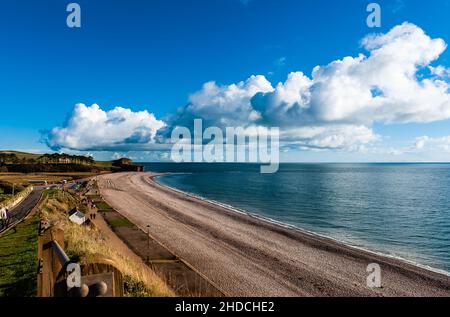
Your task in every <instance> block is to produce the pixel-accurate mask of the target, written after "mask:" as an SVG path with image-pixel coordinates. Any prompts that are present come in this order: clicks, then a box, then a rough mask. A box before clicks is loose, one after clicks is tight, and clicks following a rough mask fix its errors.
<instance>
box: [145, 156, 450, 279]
mask: <svg viewBox="0 0 450 317" xmlns="http://www.w3.org/2000/svg"><path fill="white" fill-rule="evenodd" d="M143 164H144V166H145V170H146V171H147V172H149V171H152V172H160V173H168V174H167V175H165V176H162V177H158V182H160V183H161V184H163V185H166V186H169V187H172V188H174V189H177V190H181V191H184V192H188V193H191V194H193V195H196V196H199V197H201V198H204V199H207V200H211V201H214V202H218V203H221V204H225V205H228V206H230V207H232V208H235V209H237V210H240V211H244V212H248V213H251V214H254V215H257V216H260V217H263V218H268V219H270V220H273V221H276V222H279V223H281V224H285V225H288V226H293V227H296V228H299V229H302V230H306V231H309V232H312V233H316V234H319V235H322V236H326V237H329V238H332V239H335V240H338V241H341V242H343V243H346V244H348V245H352V246H355V247H359V248H364V249H366V250H369V251H373V252H377V253H382V254H385V255H388V256H392V257H397V258H401V259H404V260H406V261H409V262H412V263H415V264H418V265H421V266H426V267H429V268H432V269H435V270H440V271H445V272H450V163H281V164H280V170H279V171H278V173H275V174H260V173H259V166H260V165H259V164H252V163H251V164H249V163H181V164H176V163H143Z"/></svg>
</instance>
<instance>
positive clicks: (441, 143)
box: [415, 135, 450, 152]
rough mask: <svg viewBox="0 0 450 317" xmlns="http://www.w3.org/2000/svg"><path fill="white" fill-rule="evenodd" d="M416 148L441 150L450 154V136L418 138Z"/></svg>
mask: <svg viewBox="0 0 450 317" xmlns="http://www.w3.org/2000/svg"><path fill="white" fill-rule="evenodd" d="M415 148H416V149H417V150H424V149H427V150H440V151H444V152H450V135H449V136H443V137H429V136H426V135H424V136H421V137H418V138H416V142H415Z"/></svg>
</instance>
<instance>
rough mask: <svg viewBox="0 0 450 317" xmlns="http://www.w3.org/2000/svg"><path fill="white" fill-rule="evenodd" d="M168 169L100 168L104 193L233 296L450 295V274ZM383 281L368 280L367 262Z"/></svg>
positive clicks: (153, 234) (133, 218) (111, 201)
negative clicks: (246, 202)
mask: <svg viewBox="0 0 450 317" xmlns="http://www.w3.org/2000/svg"><path fill="white" fill-rule="evenodd" d="M162 175H163V174H161V173H159V174H151V173H119V174H109V175H105V176H100V177H99V178H100V182H101V183H102V182H103V183H105V182H113V183H114V186H113V187H112V188H107V187H104V186H101V191H102V195H103V196H104V198H105V200H106V201H107V202H108V203H109V204H111V205H112V207H114V208H115V209H116V210H117V211H119V212H120V213H122V214H123V215H124V216H125V217H127V218H128V219H129V220H130V221H132V222H133V223H135V224H136V225H137V226H139V227H140V228H141V229H142V228H146V226H147V224H149V225H150V230H151V232H150V234H151V235H152V236H153V237H155V238H156V239H157V240H158V241H160V242H161V243H163V244H165V245H167V246H169V247H170V248H171V249H173V250H174V251H175V252H176V253H177V255H179V256H180V258H182V259H184V260H185V261H186V262H187V263H189V264H190V265H191V266H192V267H195V268H196V269H198V271H199V272H201V273H202V274H204V275H205V276H206V277H208V278H209V279H210V280H211V281H213V282H214V283H216V284H217V285H220V286H221V288H222V289H223V290H224V291H225V292H226V293H227V294H230V295H232V296H450V277H449V276H448V275H444V274H442V273H440V272H436V271H434V270H430V269H427V268H423V267H421V266H417V265H414V264H412V263H410V262H407V261H405V260H403V259H398V258H394V257H389V256H386V255H384V254H379V253H375V252H373V251H368V250H364V249H360V248H358V247H353V246H349V245H347V244H344V243H342V242H340V241H337V240H335V239H332V238H329V237H323V236H320V235H317V234H315V233H311V232H308V231H305V230H303V229H299V228H297V227H292V226H285V225H282V224H279V223H274V222H273V221H269V220H268V219H261V217H259V216H254V215H252V214H248V213H245V212H242V211H236V210H233V209H231V208H229V207H226V206H223V205H218V204H217V203H214V202H210V201H207V200H204V199H200V198H198V197H194V196H193V195H191V194H189V193H185V192H182V191H179V190H177V189H172V188H171V187H168V186H166V185H162V184H160V183H158V182H157V181H156V180H155V178H156V177H158V176H162ZM371 263H377V264H379V265H380V266H381V268H382V285H383V287H382V288H376V289H372V288H369V287H367V285H366V279H367V276H368V273H367V272H366V268H367V265H369V264H371Z"/></svg>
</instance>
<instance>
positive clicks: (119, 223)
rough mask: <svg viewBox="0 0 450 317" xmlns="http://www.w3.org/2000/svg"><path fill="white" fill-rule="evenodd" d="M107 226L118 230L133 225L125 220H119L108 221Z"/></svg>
mask: <svg viewBox="0 0 450 317" xmlns="http://www.w3.org/2000/svg"><path fill="white" fill-rule="evenodd" d="M107 222H108V224H109V225H110V226H111V227H113V228H120V227H133V226H134V224H133V223H131V222H130V221H129V220H128V219H126V218H120V219H108V220H107Z"/></svg>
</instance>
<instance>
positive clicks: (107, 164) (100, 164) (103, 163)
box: [94, 161, 112, 168]
mask: <svg viewBox="0 0 450 317" xmlns="http://www.w3.org/2000/svg"><path fill="white" fill-rule="evenodd" d="M94 165H95V166H97V167H101V168H109V167H112V162H111V161H95V163H94Z"/></svg>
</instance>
